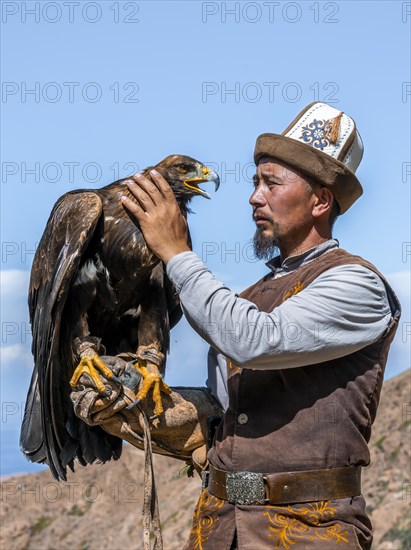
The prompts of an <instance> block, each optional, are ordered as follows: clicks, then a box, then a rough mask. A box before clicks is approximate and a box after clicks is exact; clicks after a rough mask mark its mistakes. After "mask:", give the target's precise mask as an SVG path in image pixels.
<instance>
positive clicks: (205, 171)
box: [184, 166, 220, 199]
mask: <svg viewBox="0 0 411 550" xmlns="http://www.w3.org/2000/svg"><path fill="white" fill-rule="evenodd" d="M201 170H202V174H201V176H195V177H194V178H190V179H187V180H184V185H185V186H186V187H188V188H189V189H192V190H193V191H195V192H196V193H198V194H199V195H202V196H203V197H205V198H206V199H211V197H210V195H209V194H208V193H206V192H205V191H203V190H202V189H200V188H199V186H198V185H199V184H200V183H203V182H205V181H212V182H214V185H215V190H216V191H217V189H218V188H219V187H220V177H219V175H218V174H217V173H216V172H214V170H211V169H210V168H207V167H206V166H203V167H202V169H201Z"/></svg>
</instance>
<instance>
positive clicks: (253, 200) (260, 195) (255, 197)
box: [248, 185, 266, 206]
mask: <svg viewBox="0 0 411 550" xmlns="http://www.w3.org/2000/svg"><path fill="white" fill-rule="evenodd" d="M248 202H249V203H250V204H251V206H261V205H262V204H265V202H266V200H265V196H264V192H263V189H262V186H261V185H257V187H256V188H255V189H254V192H253V194H252V195H251V197H250V198H249V201H248Z"/></svg>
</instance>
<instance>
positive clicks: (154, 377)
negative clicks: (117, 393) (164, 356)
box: [134, 363, 171, 416]
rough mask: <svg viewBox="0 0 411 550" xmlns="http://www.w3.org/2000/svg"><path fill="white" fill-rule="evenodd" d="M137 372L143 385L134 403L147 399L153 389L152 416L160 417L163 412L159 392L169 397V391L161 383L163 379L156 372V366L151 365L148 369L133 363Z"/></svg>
mask: <svg viewBox="0 0 411 550" xmlns="http://www.w3.org/2000/svg"><path fill="white" fill-rule="evenodd" d="M134 366H135V367H136V369H137V371H138V372H139V373H140V374H141V376H142V377H143V383H142V385H141V388H140V390H139V392H138V393H137V395H136V401H135V402H136V403H139V402H140V401H141V400H142V399H145V398H146V397H147V394H148V392H149V391H150V389H151V388H153V401H154V404H155V406H154V414H155V415H156V416H160V415H161V414H163V412H164V408H163V402H162V400H161V392H163V393H165V394H167V395H170V393H171V390H170V388H169V387H168V385H167V384H166V383H165V382H164V381H163V378H162V376H161V374H160V372H159V370H158V367H157V365H154V364H153V363H151V364H150V366H149V367H146V366H144V365H141V364H139V363H135V365H134Z"/></svg>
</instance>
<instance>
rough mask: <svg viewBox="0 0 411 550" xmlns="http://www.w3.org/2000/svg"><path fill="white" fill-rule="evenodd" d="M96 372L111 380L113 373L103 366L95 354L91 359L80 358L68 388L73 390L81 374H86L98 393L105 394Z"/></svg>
mask: <svg viewBox="0 0 411 550" xmlns="http://www.w3.org/2000/svg"><path fill="white" fill-rule="evenodd" d="M97 370H99V371H100V372H101V373H102V375H103V376H104V377H105V378H108V379H109V378H112V377H113V373H112V371H111V369H109V368H108V367H107V365H105V364H104V362H103V361H102V360H101V359H100V357H99V356H98V355H97V353H95V354H94V355H93V356H91V357H82V358H81V360H80V363H79V364H78V365H77V368H76V370H75V371H74V373H73V376H72V377H71V380H70V386H71V387H72V388H75V387H76V386H77V384H78V381H79V380H80V378H81V376H82V375H83V374H88V375H89V377H90V378H91V379H92V381H93V382H94V384H95V385H96V388H97V391H98V393H100V394H102V393H105V391H106V388H105V387H104V384H103V383H102V381H101V379H100V377H99V375H98V372H97Z"/></svg>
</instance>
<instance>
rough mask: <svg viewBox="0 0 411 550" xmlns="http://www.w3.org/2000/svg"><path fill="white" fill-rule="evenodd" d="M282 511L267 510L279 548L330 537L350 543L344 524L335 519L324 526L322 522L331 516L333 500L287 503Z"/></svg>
mask: <svg viewBox="0 0 411 550" xmlns="http://www.w3.org/2000/svg"><path fill="white" fill-rule="evenodd" d="M282 510H283V511H281V512H273V513H270V512H269V511H266V512H264V516H266V517H268V519H269V525H268V531H269V534H268V537H269V538H270V539H273V542H275V548H278V549H281V548H284V549H285V550H288V549H289V548H291V546H292V545H294V544H298V542H303V541H307V540H310V541H314V540H316V539H317V540H318V539H319V540H326V541H332V542H334V544H340V543H341V542H343V543H348V538H347V535H348V531H343V529H344V526H343V525H341V524H339V523H334V524H333V525H329V526H327V527H321V523H322V522H325V521H329V520H331V519H332V518H333V517H334V515H335V508H332V507H331V506H329V501H322V502H315V503H313V504H307V505H306V506H304V507H302V508H292V507H291V506H287V507H284V508H282Z"/></svg>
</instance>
